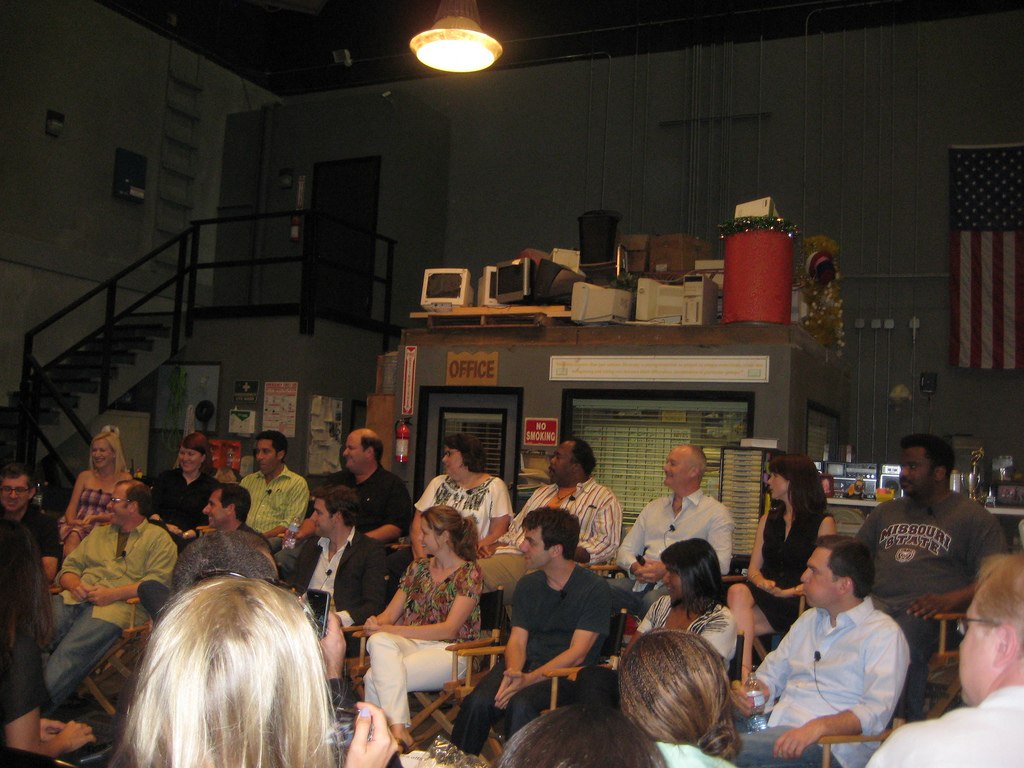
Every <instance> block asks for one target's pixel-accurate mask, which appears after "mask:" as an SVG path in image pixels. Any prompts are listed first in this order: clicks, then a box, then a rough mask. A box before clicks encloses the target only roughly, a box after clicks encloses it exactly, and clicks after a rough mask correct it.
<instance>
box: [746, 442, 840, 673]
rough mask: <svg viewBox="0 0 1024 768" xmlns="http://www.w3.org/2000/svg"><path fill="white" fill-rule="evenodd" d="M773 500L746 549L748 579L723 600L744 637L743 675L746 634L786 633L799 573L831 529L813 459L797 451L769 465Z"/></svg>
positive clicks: (748, 651) (749, 662)
mask: <svg viewBox="0 0 1024 768" xmlns="http://www.w3.org/2000/svg"><path fill="white" fill-rule="evenodd" d="M768 472H769V475H768V489H769V491H770V492H771V496H772V505H771V508H770V509H769V510H768V512H767V513H766V514H764V515H762V516H761V519H760V521H758V524H757V533H756V534H755V536H754V549H753V551H752V552H751V553H750V565H749V566H748V568H747V581H746V582H745V583H743V584H734V585H733V586H731V587H730V588H729V594H728V598H727V600H728V603H729V609H730V610H731V611H732V613H733V616H735V617H736V624H737V626H738V627H739V629H740V631H741V632H743V634H744V636H745V637H747V638H748V642H746V643H744V646H743V674H744V676H746V674H747V673H748V672H749V671H750V669H751V666H752V664H753V655H752V654H753V651H752V648H751V646H752V643H751V642H749V640H750V639H752V638H754V637H757V636H758V635H766V634H771V633H775V632H787V631H789V628H790V626H791V625H792V624H793V622H794V621H796V618H797V613H798V611H799V605H800V597H801V596H802V595H803V585H802V584H801V583H800V574H802V573H803V572H804V569H805V568H806V567H807V559H808V558H809V557H810V556H811V553H812V552H813V551H814V542H815V541H817V540H818V538H819V537H821V536H829V535H832V534H834V533H835V532H836V523H835V520H833V519H832V517H831V515H829V514H827V512H826V509H827V500H826V498H825V491H824V489H823V488H822V485H821V477H820V476H819V474H818V470H817V468H816V467H815V466H814V462H813V461H811V460H810V459H809V458H808V457H807V456H804V455H802V454H792V453H791V454H784V455H782V456H777V457H775V458H774V459H772V461H771V463H770V464H769V465H768Z"/></svg>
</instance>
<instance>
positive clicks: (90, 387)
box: [60, 378, 100, 392]
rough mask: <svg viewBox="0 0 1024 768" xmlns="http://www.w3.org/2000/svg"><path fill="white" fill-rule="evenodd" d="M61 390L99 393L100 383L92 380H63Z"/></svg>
mask: <svg viewBox="0 0 1024 768" xmlns="http://www.w3.org/2000/svg"><path fill="white" fill-rule="evenodd" d="M60 385H61V388H62V389H66V390H67V391H69V392H99V391H100V385H99V382H97V381H93V380H92V379H86V378H81V379H62V380H61V382H60Z"/></svg>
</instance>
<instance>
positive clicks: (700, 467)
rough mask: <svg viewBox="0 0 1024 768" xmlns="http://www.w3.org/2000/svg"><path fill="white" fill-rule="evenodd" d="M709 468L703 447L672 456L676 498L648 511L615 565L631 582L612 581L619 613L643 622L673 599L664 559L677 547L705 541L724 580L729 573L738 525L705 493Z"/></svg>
mask: <svg viewBox="0 0 1024 768" xmlns="http://www.w3.org/2000/svg"><path fill="white" fill-rule="evenodd" d="M706 466H707V458H706V457H705V456H704V451H703V450H702V449H701V448H700V446H697V445H677V446H676V447H675V448H673V449H672V450H671V451H669V454H668V457H667V458H666V459H665V465H664V467H663V470H664V472H665V486H666V487H667V488H668V489H669V490H671V493H670V494H669V495H668V496H662V497H661V498H659V499H655V500H654V501H652V502H651V503H650V504H648V505H647V506H646V507H644V508H643V511H641V512H640V516H639V517H637V519H636V523H634V524H633V527H632V528H630V529H629V533H627V534H626V537H625V538H624V539H623V540H622V546H620V547H619V551H618V554H617V555H616V557H615V562H616V563H617V564H618V566H619V567H620V568H622V570H624V571H626V572H627V573H628V574H629V578H628V579H611V580H609V582H608V584H609V585H610V586H611V587H612V607H613V608H626V609H627V610H629V611H630V612H631V613H634V614H636V615H637V616H641V617H642V616H644V615H646V613H647V611H648V610H650V607H651V606H652V605H654V603H655V602H656V601H657V600H658V598H659V597H661V596H662V595H667V594H668V588H667V587H666V586H665V585H664V584H663V583H662V581H663V579H664V578H665V565H664V563H662V562H661V553H662V552H663V551H664V550H665V548H667V547H668V546H669V545H670V544H674V543H675V542H677V541H684V540H685V539H704V540H705V541H706V542H708V544H710V545H711V547H712V548H713V549H714V550H715V554H717V555H718V565H719V566H720V567H721V569H722V575H723V576H724V575H725V574H727V573H729V564H730V562H731V561H732V530H733V519H732V515H731V514H730V513H729V510H728V509H726V507H725V506H724V505H723V504H722V503H721V502H719V501H717V500H716V499H713V498H712V497H711V496H707V495H706V494H705V493H704V492H703V491H702V490H701V488H700V483H701V480H702V479H703V478H704V469H705V467H706Z"/></svg>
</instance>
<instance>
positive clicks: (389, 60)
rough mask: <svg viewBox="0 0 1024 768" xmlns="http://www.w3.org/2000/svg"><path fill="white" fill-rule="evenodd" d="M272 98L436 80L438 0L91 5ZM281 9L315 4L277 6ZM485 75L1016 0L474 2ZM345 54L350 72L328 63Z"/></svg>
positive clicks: (114, 1) (987, 9)
mask: <svg viewBox="0 0 1024 768" xmlns="http://www.w3.org/2000/svg"><path fill="white" fill-rule="evenodd" d="M97 1H98V2H100V3H102V4H103V5H105V6H107V7H109V8H111V9H113V10H115V11H117V12H118V13H121V14H123V15H124V16H127V17H128V18H130V19H132V20H133V21H135V22H137V23H139V24H143V25H145V26H146V27H148V28H150V29H152V30H154V31H156V32H158V33H160V34H161V35H164V36H166V37H169V38H172V39H174V40H177V41H178V42H180V43H181V44H182V45H185V46H186V47H188V48H190V49H192V50H195V51H197V52H199V53H201V54H203V55H205V56H206V57H208V58H209V59H211V60H212V61H215V62H217V63H219V64H220V65H222V66H224V67H226V68H227V69H230V70H232V71H234V72H237V73H238V74H239V75H241V76H243V77H245V78H247V79H248V80H251V81H252V82H254V83H256V84H258V85H260V86H262V87H264V88H267V89H268V90H270V91H273V92H274V93H276V94H279V95H281V96H285V95H289V94H299V93H309V92H312V91H323V90H330V89H335V88H351V87H355V86H361V85H370V84H379V83H391V82H395V81H398V80H406V79H410V78H417V77H436V76H447V77H451V76H452V75H441V74H439V73H436V72H434V71H433V70H429V69H427V68H426V67H424V66H423V65H421V64H420V63H419V62H418V61H417V60H416V58H415V56H413V54H412V53H411V52H410V51H409V40H410V38H411V37H412V36H413V35H415V34H416V33H418V32H421V31H423V30H424V29H427V28H429V27H430V26H431V24H432V23H433V21H434V16H435V14H436V11H437V5H438V0H320V2H321V3H322V4H323V8H322V10H321V11H320V13H319V14H318V15H312V14H308V13H301V12H298V11H293V10H287V9H284V8H275V7H274V6H273V4H272V3H270V2H266V3H260V2H257V1H255V0H97ZM279 2H280V4H281V5H287V4H289V3H293V2H303V3H306V4H309V5H316V4H317V0H279ZM478 5H479V8H480V16H481V25H482V27H483V29H484V31H486V32H487V33H489V34H490V35H492V36H493V37H496V38H497V39H498V40H499V41H500V42H501V43H502V45H503V47H504V49H505V52H504V55H503V56H502V58H501V59H499V61H498V63H497V64H496V65H495V66H496V67H497V68H510V67H523V66H530V65H534V64H541V63H548V62H553V61H564V60H567V59H569V58H572V57H589V56H593V55H598V56H602V57H603V56H606V55H611V56H628V55H634V54H637V53H640V54H643V53H648V52H657V51H667V50H679V49H683V48H687V47H689V46H691V45H694V44H697V43H721V42H727V41H728V42H744V41H749V40H756V39H758V38H764V39H773V38H779V37H799V36H802V35H804V34H805V30H807V31H809V32H811V33H812V34H814V33H819V32H833V31H839V30H843V29H847V30H850V29H859V28H862V27H876V26H890V25H893V24H902V23H909V22H913V21H918V20H933V19H940V18H949V17H957V16H968V15H975V14H982V13H992V12H996V11H1002V10H1010V9H1014V8H1020V7H1021V6H1022V5H1024V2H1022V0H956V1H953V0H865V1H857V0H831V1H826V2H812V1H811V0H789V2H785V1H784V0H479V1H478ZM343 50H348V51H349V53H350V56H351V60H352V64H351V66H345V64H343V63H335V55H334V52H335V51H337V52H339V54H340V52H341V51H343Z"/></svg>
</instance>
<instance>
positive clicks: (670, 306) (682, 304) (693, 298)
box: [636, 275, 718, 325]
mask: <svg viewBox="0 0 1024 768" xmlns="http://www.w3.org/2000/svg"><path fill="white" fill-rule="evenodd" d="M717 302H718V286H717V285H715V283H714V281H712V280H709V279H708V278H706V277H704V276H703V275H687V276H686V277H685V278H683V282H682V283H679V284H676V285H666V284H664V283H659V282H658V281H657V280H651V279H650V278H648V277H641V278H640V279H639V280H638V281H637V285H636V319H637V320H641V321H647V322H658V323H666V324H668V325H711V324H712V323H713V322H714V319H715V308H716V304H717Z"/></svg>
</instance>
